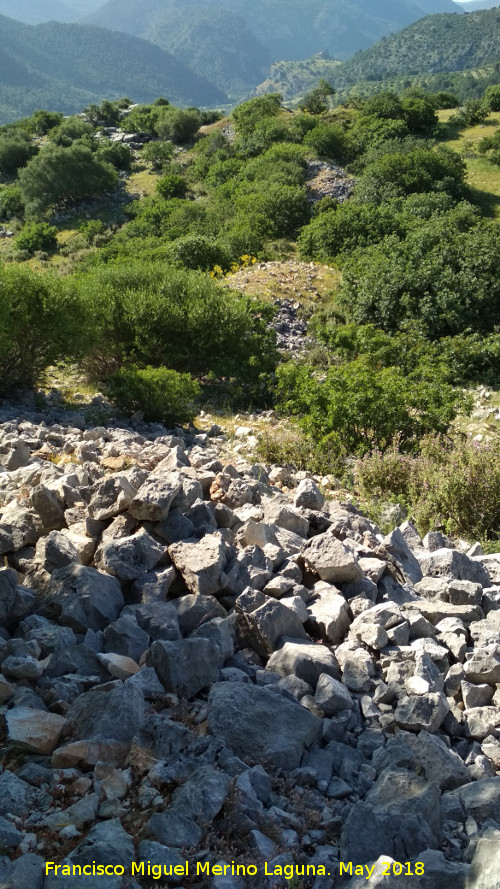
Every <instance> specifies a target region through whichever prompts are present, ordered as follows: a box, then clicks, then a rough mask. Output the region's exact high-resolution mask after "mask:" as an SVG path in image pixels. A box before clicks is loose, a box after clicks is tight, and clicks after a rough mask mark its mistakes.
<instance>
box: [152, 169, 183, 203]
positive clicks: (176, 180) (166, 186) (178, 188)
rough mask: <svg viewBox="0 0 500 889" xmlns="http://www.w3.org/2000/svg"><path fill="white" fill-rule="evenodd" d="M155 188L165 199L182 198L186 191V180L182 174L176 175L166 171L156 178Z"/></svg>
mask: <svg viewBox="0 0 500 889" xmlns="http://www.w3.org/2000/svg"><path fill="white" fill-rule="evenodd" d="M156 190H157V192H158V194H160V195H161V197H162V198H164V199H165V200H169V199H170V198H183V197H185V195H186V192H187V182H186V180H185V179H183V177H182V176H177V175H176V174H175V173H167V174H166V175H165V176H162V178H161V179H159V180H158V183H157V185H156Z"/></svg>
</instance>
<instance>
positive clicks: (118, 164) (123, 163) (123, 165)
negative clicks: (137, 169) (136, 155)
mask: <svg viewBox="0 0 500 889" xmlns="http://www.w3.org/2000/svg"><path fill="white" fill-rule="evenodd" d="M97 157H98V159H99V160H100V161H103V163H105V164H112V166H113V167H115V169H117V170H130V168H131V166H132V152H131V151H130V148H129V147H128V145H125V144H124V143H123V142H105V143H104V144H103V145H100V146H99V148H98V149H97Z"/></svg>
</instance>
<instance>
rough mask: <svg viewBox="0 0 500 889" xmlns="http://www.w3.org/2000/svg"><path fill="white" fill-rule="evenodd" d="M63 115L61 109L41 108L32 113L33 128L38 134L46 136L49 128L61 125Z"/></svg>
mask: <svg viewBox="0 0 500 889" xmlns="http://www.w3.org/2000/svg"><path fill="white" fill-rule="evenodd" d="M62 119H63V116H62V114H61V113H60V112H59V111H44V110H42V109H39V110H38V111H35V112H34V113H33V114H32V115H31V121H30V123H31V130H32V132H33V133H34V134H35V135H36V136H45V135H46V134H47V133H48V132H49V130H52V129H53V128H54V127H57V126H59V124H60V123H61V122H62Z"/></svg>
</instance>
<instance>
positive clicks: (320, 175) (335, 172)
mask: <svg viewBox="0 0 500 889" xmlns="http://www.w3.org/2000/svg"><path fill="white" fill-rule="evenodd" d="M306 185H307V192H308V195H309V199H310V201H311V203H313V204H315V203H317V201H320V200H321V199H322V198H326V197H330V198H335V200H337V201H338V202H339V203H340V204H343V203H344V201H346V200H347V199H348V198H350V197H351V194H352V192H353V191H354V186H355V185H356V180H355V179H353V178H352V176H348V175H347V173H346V171H345V170H344V168H343V167H339V166H336V165H334V164H328V163H326V162H325V161H308V164H307V183H306Z"/></svg>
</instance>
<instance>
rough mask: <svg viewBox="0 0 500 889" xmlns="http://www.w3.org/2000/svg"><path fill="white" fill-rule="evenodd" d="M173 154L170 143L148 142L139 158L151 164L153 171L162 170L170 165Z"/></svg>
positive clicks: (172, 147)
mask: <svg viewBox="0 0 500 889" xmlns="http://www.w3.org/2000/svg"><path fill="white" fill-rule="evenodd" d="M173 153H174V146H173V144H172V142H148V143H147V145H145V146H144V148H143V149H142V152H141V157H142V159H143V160H144V161H146V163H148V164H151V166H152V167H153V170H162V169H163V167H167V166H168V164H169V163H170V161H171V159H172V155H173Z"/></svg>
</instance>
